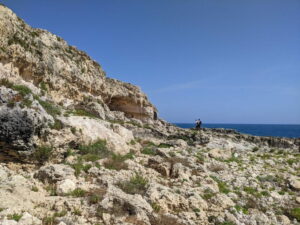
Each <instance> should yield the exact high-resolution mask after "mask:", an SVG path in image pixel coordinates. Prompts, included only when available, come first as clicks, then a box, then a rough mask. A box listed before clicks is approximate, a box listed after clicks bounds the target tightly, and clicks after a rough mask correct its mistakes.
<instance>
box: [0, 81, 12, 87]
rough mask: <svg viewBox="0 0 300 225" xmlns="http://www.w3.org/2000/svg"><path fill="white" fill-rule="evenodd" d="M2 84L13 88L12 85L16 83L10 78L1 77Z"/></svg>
mask: <svg viewBox="0 0 300 225" xmlns="http://www.w3.org/2000/svg"><path fill="white" fill-rule="evenodd" d="M0 86H4V87H7V88H12V86H14V84H13V83H12V82H10V81H9V80H8V79H1V80H0Z"/></svg>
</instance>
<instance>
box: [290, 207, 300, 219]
mask: <svg viewBox="0 0 300 225" xmlns="http://www.w3.org/2000/svg"><path fill="white" fill-rule="evenodd" d="M290 215H291V216H292V217H293V218H295V219H296V220H298V221H300V208H299V207H298V208H294V209H292V210H291V213H290Z"/></svg>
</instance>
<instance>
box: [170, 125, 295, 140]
mask: <svg viewBox="0 0 300 225" xmlns="http://www.w3.org/2000/svg"><path fill="white" fill-rule="evenodd" d="M173 124H174V125H176V126H178V127H181V128H193V127H195V124H194V123H173ZM202 127H204V128H224V129H233V130H236V131H238V132H240V133H243V134H250V135H254V136H267V137H288V138H300V124H235V123H203V124H202Z"/></svg>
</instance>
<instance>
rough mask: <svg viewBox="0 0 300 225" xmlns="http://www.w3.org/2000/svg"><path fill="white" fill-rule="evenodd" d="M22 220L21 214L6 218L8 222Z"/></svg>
mask: <svg viewBox="0 0 300 225" xmlns="http://www.w3.org/2000/svg"><path fill="white" fill-rule="evenodd" d="M21 218H22V215H21V214H17V213H14V214H11V215H8V216H7V219H9V220H15V221H17V222H18V221H19V220H20V219H21Z"/></svg>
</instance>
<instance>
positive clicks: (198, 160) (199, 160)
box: [195, 152, 205, 164]
mask: <svg viewBox="0 0 300 225" xmlns="http://www.w3.org/2000/svg"><path fill="white" fill-rule="evenodd" d="M195 157H196V158H197V162H198V163H201V164H203V163H204V161H205V160H204V155H203V154H202V153H201V152H197V154H196V155H195Z"/></svg>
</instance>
